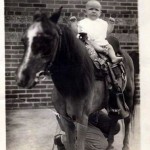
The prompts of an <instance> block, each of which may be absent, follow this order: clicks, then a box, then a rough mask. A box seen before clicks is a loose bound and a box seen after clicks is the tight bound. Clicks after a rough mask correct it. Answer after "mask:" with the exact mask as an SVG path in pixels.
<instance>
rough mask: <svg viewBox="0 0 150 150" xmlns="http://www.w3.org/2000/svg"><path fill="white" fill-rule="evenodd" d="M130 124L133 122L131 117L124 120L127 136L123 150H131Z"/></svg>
mask: <svg viewBox="0 0 150 150" xmlns="http://www.w3.org/2000/svg"><path fill="white" fill-rule="evenodd" d="M130 122H131V117H130V116H129V117H127V118H125V119H124V124H125V136H124V140H123V148H122V150H129V149H130V148H129V135H130Z"/></svg>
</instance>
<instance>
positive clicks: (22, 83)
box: [16, 73, 29, 87]
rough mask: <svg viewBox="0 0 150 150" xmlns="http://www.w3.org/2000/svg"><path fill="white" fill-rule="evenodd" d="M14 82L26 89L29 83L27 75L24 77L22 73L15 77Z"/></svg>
mask: <svg viewBox="0 0 150 150" xmlns="http://www.w3.org/2000/svg"><path fill="white" fill-rule="evenodd" d="M16 80H17V85H18V86H20V87H26V86H27V84H28V82H29V76H28V75H27V74H26V75H25V74H24V73H22V74H19V75H18V76H17V79H16Z"/></svg>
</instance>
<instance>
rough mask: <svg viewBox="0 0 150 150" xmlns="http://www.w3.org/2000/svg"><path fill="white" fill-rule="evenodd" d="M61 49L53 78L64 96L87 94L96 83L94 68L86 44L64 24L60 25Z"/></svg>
mask: <svg viewBox="0 0 150 150" xmlns="http://www.w3.org/2000/svg"><path fill="white" fill-rule="evenodd" d="M59 27H60V29H61V31H62V36H61V49H60V50H59V51H58V52H57V55H56V59H55V61H54V65H53V66H52V68H51V72H52V79H53V81H54V84H55V86H56V88H57V89H58V91H59V92H60V93H61V94H62V95H64V96H73V97H74V98H75V97H76V98H79V97H82V96H85V95H87V94H88V93H89V92H90V91H91V90H92V88H93V85H94V68H93V64H92V61H91V59H90V57H89V54H88V53H87V50H86V48H85V46H84V44H83V43H82V42H81V41H80V40H79V39H77V38H76V36H75V34H74V33H73V31H72V30H71V29H70V28H69V27H68V26H67V25H64V24H61V25H59Z"/></svg>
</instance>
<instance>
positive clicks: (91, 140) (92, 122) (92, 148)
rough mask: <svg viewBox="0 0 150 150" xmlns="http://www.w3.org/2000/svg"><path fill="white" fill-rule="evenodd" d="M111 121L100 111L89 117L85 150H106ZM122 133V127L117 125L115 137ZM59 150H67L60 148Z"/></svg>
mask: <svg viewBox="0 0 150 150" xmlns="http://www.w3.org/2000/svg"><path fill="white" fill-rule="evenodd" d="M110 121H111V119H110V118H109V117H108V115H107V114H106V113H104V112H102V111H98V112H96V113H93V114H91V115H90V116H89V125H88V129H87V134H86V139H85V150H105V149H106V147H107V145H108V142H107V139H106V137H107V136H108V134H109V129H110V126H111V122H110ZM119 131H120V125H119V123H117V125H116V127H115V130H114V135H115V134H117V133H118V132H119ZM58 150H65V148H64V147H63V146H62V147H59V146H58Z"/></svg>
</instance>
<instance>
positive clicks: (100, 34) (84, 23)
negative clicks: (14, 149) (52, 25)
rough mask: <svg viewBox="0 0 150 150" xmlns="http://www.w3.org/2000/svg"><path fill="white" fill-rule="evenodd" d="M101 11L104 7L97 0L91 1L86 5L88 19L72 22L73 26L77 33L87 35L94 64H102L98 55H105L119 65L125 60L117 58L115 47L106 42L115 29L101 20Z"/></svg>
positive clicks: (88, 47) (89, 51)
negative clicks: (108, 35)
mask: <svg viewBox="0 0 150 150" xmlns="http://www.w3.org/2000/svg"><path fill="white" fill-rule="evenodd" d="M101 9H102V6H101V4H100V2H98V1H97V0H89V1H88V2H87V3H86V9H85V14H86V18H84V19H83V20H80V21H79V22H78V23H77V22H76V21H74V22H72V21H71V22H72V25H71V26H72V28H73V30H74V31H75V32H78V33H86V34H87V41H86V43H87V45H86V47H87V49H88V53H89V55H90V57H91V59H92V60H93V61H94V62H99V63H100V64H101V59H100V58H99V56H98V54H97V53H105V54H106V55H108V56H109V58H110V59H111V61H112V63H118V62H120V61H122V59H123V58H122V57H117V56H116V54H115V51H114V49H113V47H112V46H111V45H110V44H109V43H108V41H107V40H106V36H107V33H108V32H112V30H113V27H110V26H108V23H107V22H106V21H104V20H102V19H100V18H99V17H100V15H101ZM71 19H72V18H71ZM76 23H77V26H76ZM76 27H77V28H78V29H77V28H76ZM94 64H95V63H94Z"/></svg>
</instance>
